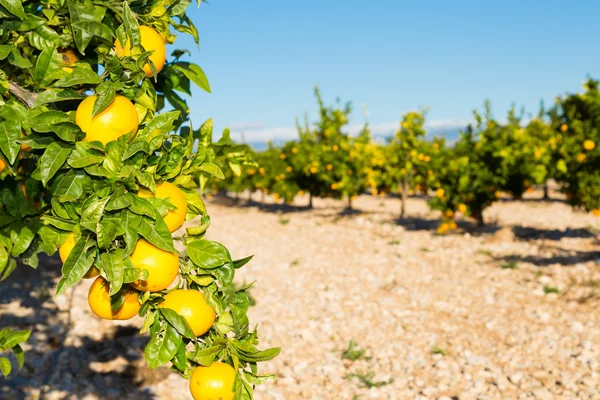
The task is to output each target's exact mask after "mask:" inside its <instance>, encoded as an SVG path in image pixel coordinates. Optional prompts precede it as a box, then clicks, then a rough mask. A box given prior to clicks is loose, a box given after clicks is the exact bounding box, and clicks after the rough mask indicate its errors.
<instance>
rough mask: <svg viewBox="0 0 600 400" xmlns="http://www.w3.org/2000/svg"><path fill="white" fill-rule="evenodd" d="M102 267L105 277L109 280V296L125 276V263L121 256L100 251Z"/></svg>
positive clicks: (118, 286) (121, 285)
mask: <svg viewBox="0 0 600 400" xmlns="http://www.w3.org/2000/svg"><path fill="white" fill-rule="evenodd" d="M100 260H101V261H102V267H103V268H104V271H106V277H107V278H108V281H109V282H110V291H109V293H108V294H109V296H114V295H115V294H116V293H117V292H118V291H119V290H121V287H123V281H124V276H125V263H124V262H123V258H122V257H121V256H119V255H118V254H116V253H102V254H101V255H100Z"/></svg>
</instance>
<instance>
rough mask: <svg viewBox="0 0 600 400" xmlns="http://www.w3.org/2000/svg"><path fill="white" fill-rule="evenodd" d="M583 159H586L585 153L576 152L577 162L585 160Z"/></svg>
mask: <svg viewBox="0 0 600 400" xmlns="http://www.w3.org/2000/svg"><path fill="white" fill-rule="evenodd" d="M585 159H586V156H585V154H577V162H580V163H582V162H584V161H585Z"/></svg>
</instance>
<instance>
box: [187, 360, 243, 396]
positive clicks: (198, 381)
mask: <svg viewBox="0 0 600 400" xmlns="http://www.w3.org/2000/svg"><path fill="white" fill-rule="evenodd" d="M234 382H235V370H234V369H233V367H232V366H231V365H229V364H225V363H222V362H214V363H212V365H211V366H210V367H196V369H195V370H194V372H192V377H191V378H190V392H191V393H192V397H193V398H194V400H233V396H234V392H233V384H234Z"/></svg>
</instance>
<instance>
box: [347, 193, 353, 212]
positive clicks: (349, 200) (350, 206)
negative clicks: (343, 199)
mask: <svg viewBox="0 0 600 400" xmlns="http://www.w3.org/2000/svg"><path fill="white" fill-rule="evenodd" d="M348 211H352V196H348Z"/></svg>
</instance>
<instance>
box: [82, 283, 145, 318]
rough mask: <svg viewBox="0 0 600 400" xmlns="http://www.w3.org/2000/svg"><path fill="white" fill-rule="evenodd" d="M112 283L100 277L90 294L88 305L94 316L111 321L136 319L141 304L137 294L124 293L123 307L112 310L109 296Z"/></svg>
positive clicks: (132, 292) (129, 291)
mask: <svg viewBox="0 0 600 400" xmlns="http://www.w3.org/2000/svg"><path fill="white" fill-rule="evenodd" d="M109 289H110V283H108V282H107V281H106V280H105V279H104V278H103V277H101V276H99V277H98V278H97V279H96V280H95V281H94V283H92V286H91V287H90V291H89V293H88V303H89V305H90V308H91V310H92V312H93V313H94V314H96V315H97V316H98V317H100V318H104V319H111V320H126V319H131V318H133V317H135V316H136V315H137V313H138V311H139V310H140V302H139V301H138V296H137V293H136V292H134V291H131V290H127V291H125V292H124V294H123V297H124V298H125V300H124V301H123V305H121V307H119V309H118V310H117V311H113V310H111V308H110V296H109V295H108V292H109Z"/></svg>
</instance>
